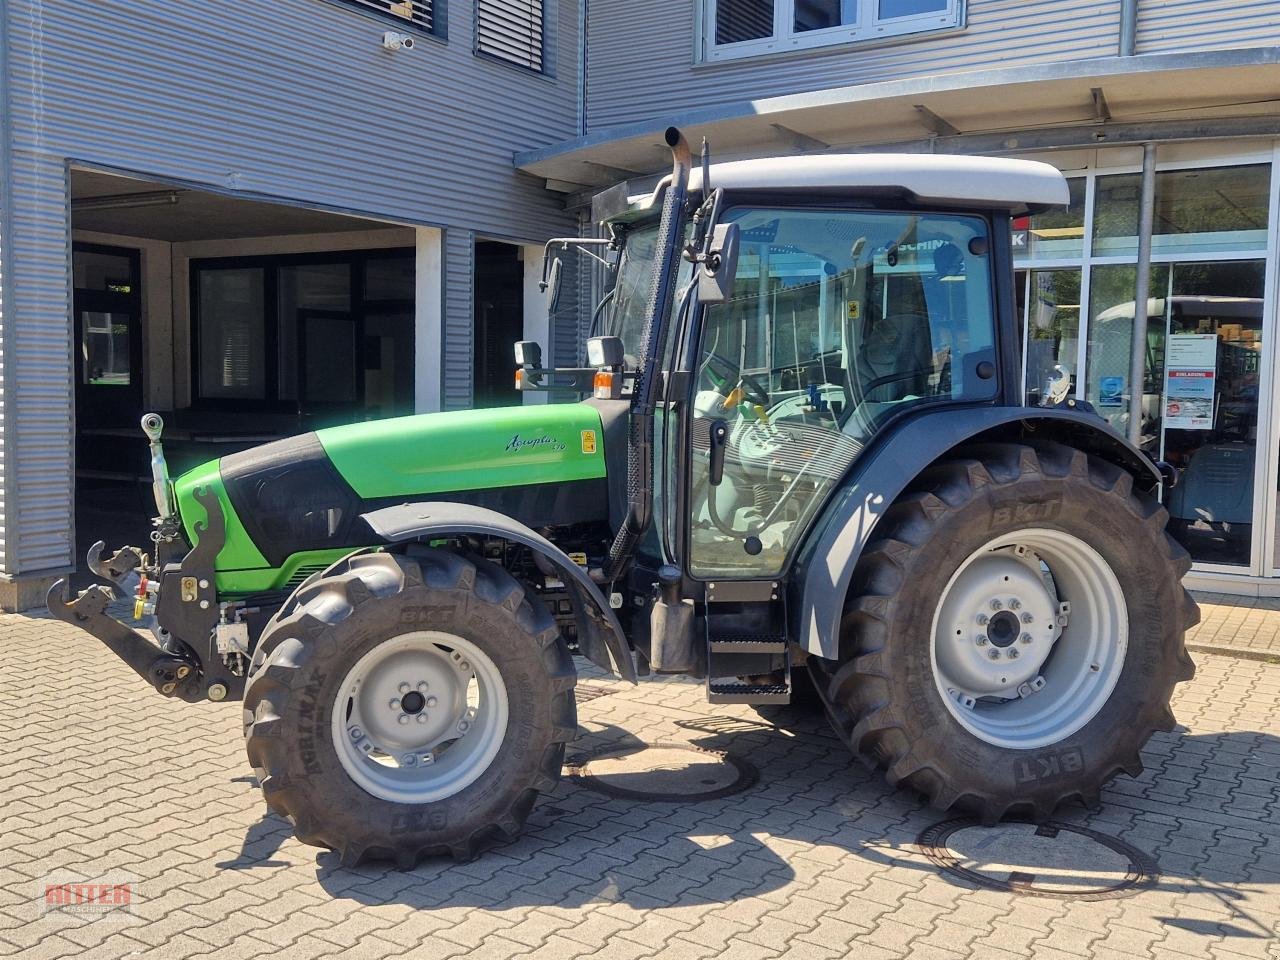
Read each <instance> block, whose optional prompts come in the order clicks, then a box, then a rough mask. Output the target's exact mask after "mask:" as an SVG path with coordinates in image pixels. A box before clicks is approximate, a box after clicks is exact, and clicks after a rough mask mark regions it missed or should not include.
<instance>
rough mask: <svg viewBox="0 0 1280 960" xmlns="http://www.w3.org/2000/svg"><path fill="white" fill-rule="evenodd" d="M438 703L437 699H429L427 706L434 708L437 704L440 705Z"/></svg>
mask: <svg viewBox="0 0 1280 960" xmlns="http://www.w3.org/2000/svg"><path fill="white" fill-rule="evenodd" d="M438 702H439V701H437V700H436V698H435V697H427V706H428V707H434V706H435V705H436V703H438Z"/></svg>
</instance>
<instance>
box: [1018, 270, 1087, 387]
mask: <svg viewBox="0 0 1280 960" xmlns="http://www.w3.org/2000/svg"><path fill="white" fill-rule="evenodd" d="M1029 274H1030V275H1029V276H1028V274H1026V273H1023V274H1020V275H1019V278H1018V284H1017V290H1018V296H1019V297H1021V298H1023V299H1024V300H1025V302H1023V303H1020V304H1019V310H1018V315H1019V316H1020V317H1022V318H1023V322H1024V324H1025V326H1024V328H1023V333H1024V339H1025V342H1026V370H1027V403H1029V404H1033V405H1034V404H1038V403H1039V402H1040V398H1041V397H1043V396H1044V391H1045V387H1046V384H1047V383H1048V382H1049V381H1050V380H1057V379H1058V378H1059V377H1060V376H1061V374H1062V373H1065V374H1066V375H1067V376H1068V377H1069V378H1070V382H1071V392H1072V394H1074V393H1075V389H1076V373H1077V371H1076V367H1077V360H1076V358H1077V356H1078V351H1079V347H1080V271H1079V270H1032V271H1029Z"/></svg>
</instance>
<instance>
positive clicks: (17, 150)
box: [0, 0, 1280, 609]
mask: <svg viewBox="0 0 1280 960" xmlns="http://www.w3.org/2000/svg"><path fill="white" fill-rule="evenodd" d="M188 7H189V5H183V4H172V3H164V2H160V0H104V2H100V3H93V4H46V3H42V2H38V0H9V2H8V3H6V4H4V5H3V6H0V77H3V81H4V86H3V98H4V99H3V105H2V108H3V122H4V125H3V128H2V129H0V210H2V211H3V219H2V220H0V311H2V312H0V605H3V606H4V607H6V608H9V609H12V608H20V607H25V606H30V605H33V604H38V603H39V602H40V600H41V594H42V592H43V589H44V588H45V586H46V585H47V584H48V583H49V582H50V581H51V580H52V579H53V578H54V577H56V576H59V575H62V574H63V573H65V572H66V571H67V570H69V569H70V568H72V567H73V566H74V565H75V562H76V559H77V557H78V556H79V555H80V554H82V553H83V551H84V549H85V548H86V547H87V546H88V540H89V539H90V535H92V534H93V533H94V532H95V530H96V529H98V527H95V526H91V524H98V525H99V526H100V524H101V522H102V515H103V514H104V513H105V514H109V515H111V516H115V515H116V514H117V513H118V512H119V509H118V507H119V505H120V503H121V502H122V501H124V502H126V506H127V505H128V503H127V502H128V501H129V498H133V500H135V501H136V500H137V494H136V491H137V489H138V485H137V478H138V476H140V475H142V474H143V473H144V472H145V470H144V466H143V465H142V463H141V462H140V461H141V457H142V451H143V448H142V446H141V444H140V443H138V442H137V440H136V439H135V438H136V432H135V431H136V420H137V415H138V413H139V412H140V411H141V410H142V409H157V410H160V411H162V412H163V413H164V414H165V416H166V419H167V420H169V421H170V433H169V436H170V438H171V440H172V443H173V449H174V450H175V457H176V458H177V460H178V464H179V465H182V464H183V463H184V459H183V458H186V459H187V461H191V460H195V459H200V458H207V457H209V456H216V455H218V454H219V453H222V452H226V451H228V450H230V449H234V448H236V447H237V446H243V445H247V444H249V443H253V442H259V441H261V440H263V439H267V438H270V437H274V436H281V435H287V434H288V433H292V432H297V431H298V429H300V428H301V429H310V428H311V427H312V426H314V425H317V424H323V423H325V422H331V421H333V420H340V419H346V420H350V419H360V418H368V417H376V416H387V415H391V414H394V413H399V412H406V411H410V410H419V411H425V410H434V409H441V408H450V407H464V406H469V405H472V404H496V403H505V402H513V401H514V400H515V399H516V398H515V397H514V396H513V395H512V394H511V393H510V390H509V372H510V371H509V369H508V366H509V365H508V363H507V360H506V358H507V357H508V356H509V350H508V347H509V344H510V342H511V341H512V340H514V339H520V338H528V339H537V340H540V341H542V342H544V343H545V344H547V345H548V347H549V354H550V356H551V357H552V358H553V359H554V360H557V361H559V362H569V361H571V360H572V359H573V358H574V357H575V356H576V351H577V349H578V343H579V340H580V333H581V330H582V328H583V326H584V324H585V323H586V322H587V317H588V314H589V304H590V301H591V296H590V292H589V291H588V290H587V289H585V288H586V287H588V286H589V284H588V283H587V282H586V281H587V276H586V273H585V271H583V277H582V280H583V284H582V286H583V287H584V289H583V292H582V295H581V297H579V296H577V295H576V287H577V285H575V284H567V285H566V294H565V295H564V296H562V297H561V299H560V302H559V304H558V306H557V310H556V312H555V313H554V314H553V316H552V317H550V318H549V319H548V318H546V317H545V309H544V306H545V305H544V304H543V303H542V301H541V299H540V297H539V295H538V289H537V280H538V278H539V276H540V273H541V269H542V259H541V258H542V244H543V243H544V242H545V241H546V240H547V239H549V238H551V237H553V236H558V235H566V234H570V235H571V234H576V233H577V232H579V230H580V229H583V228H585V227H587V226H588V225H589V222H590V220H591V215H592V197H593V195H595V194H596V193H598V192H599V191H600V190H602V189H603V188H606V187H608V186H610V185H613V184H615V183H617V182H619V181H634V184H633V185H634V187H635V189H640V188H641V187H642V186H643V185H645V184H646V183H648V182H650V181H651V178H652V177H653V175H654V174H655V173H656V172H658V171H660V170H662V169H663V167H664V166H665V165H666V163H667V159H666V156H665V151H664V148H663V146H662V141H661V132H662V129H663V128H664V127H665V126H666V125H668V124H669V123H673V122H674V123H678V124H679V125H681V126H682V127H683V128H685V129H686V132H687V133H688V134H689V135H690V136H691V138H697V137H701V136H704V135H705V136H707V137H708V138H709V139H710V141H711V143H712V145H713V149H714V151H715V154H716V156H717V158H720V159H729V158H738V157H752V156H777V155H788V154H796V153H804V152H813V151H863V150H884V149H890V150H897V151H906V152H928V151H934V152H939V153H945V152H959V153H981V154H991V155H1003V156H1022V157H1034V158H1036V159H1043V160H1047V161H1048V162H1050V163H1053V164H1056V165H1057V166H1059V167H1060V168H1061V169H1062V170H1063V171H1064V172H1065V173H1066V174H1067V175H1068V176H1069V177H1070V178H1071V183H1072V197H1073V203H1072V206H1071V208H1070V209H1069V210H1067V211H1063V212H1060V213H1053V214H1049V215H1043V216H1040V217H1036V218H1033V219H1031V220H1027V221H1025V222H1022V223H1019V224H1018V225H1017V231H1016V233H1015V237H1014V242H1015V248H1016V249H1017V250H1018V251H1020V253H1019V271H1020V272H1019V284H1020V290H1021V292H1022V300H1021V307H1022V311H1023V320H1024V326H1025V342H1026V387H1027V391H1028V394H1029V395H1030V396H1031V397H1032V398H1033V399H1034V398H1035V397H1037V396H1038V395H1039V391H1040V390H1041V389H1042V388H1043V386H1044V381H1045V380H1046V378H1048V377H1050V376H1062V375H1063V374H1064V373H1065V374H1066V375H1068V376H1070V378H1071V388H1072V389H1073V390H1074V391H1075V393H1076V395H1077V396H1078V397H1079V398H1080V399H1084V400H1088V401H1090V402H1091V403H1093V404H1094V405H1095V407H1097V409H1098V410H1099V412H1100V413H1102V414H1103V415H1104V416H1107V417H1108V418H1109V419H1111V420H1112V422H1113V423H1114V424H1115V425H1116V426H1117V427H1119V428H1121V429H1128V426H1129V424H1128V420H1127V416H1128V414H1127V410H1128V406H1127V403H1128V401H1127V398H1128V397H1129V396H1130V395H1131V386H1132V385H1131V384H1129V383H1128V379H1127V376H1128V374H1127V366H1126V364H1127V358H1128V357H1129V355H1130V349H1131V345H1132V330H1133V324H1134V316H1135V313H1140V312H1141V309H1140V304H1141V299H1140V298H1139V297H1138V296H1137V295H1136V278H1137V272H1138V267H1139V256H1138V254H1139V246H1140V245H1141V244H1140V240H1141V238H1142V237H1141V235H1142V234H1143V232H1144V231H1143V230H1141V229H1140V226H1141V223H1142V221H1143V216H1142V209H1141V207H1142V204H1141V200H1142V197H1143V194H1144V188H1150V189H1149V192H1150V193H1151V195H1152V196H1153V200H1154V208H1153V217H1152V224H1153V227H1152V230H1151V233H1150V235H1149V240H1150V249H1151V253H1150V257H1149V261H1150V262H1149V290H1148V297H1147V302H1146V308H1147V313H1148V314H1149V318H1150V319H1149V334H1148V338H1147V353H1148V360H1149V362H1148V374H1147V378H1146V382H1145V383H1144V384H1143V385H1142V386H1141V391H1142V397H1143V404H1142V405H1143V417H1142V422H1141V424H1140V434H1141V437H1142V441H1143V443H1144V445H1145V446H1147V447H1148V448H1149V449H1150V450H1152V451H1153V452H1154V453H1156V454H1157V455H1160V456H1163V457H1164V458H1165V459H1167V460H1169V461H1170V462H1172V463H1174V464H1175V465H1177V466H1178V467H1179V469H1180V470H1181V471H1182V473H1183V480H1184V482H1183V483H1182V484H1180V485H1179V488H1178V492H1176V493H1175V495H1174V498H1173V500H1172V501H1171V503H1170V508H1171V512H1172V514H1173V516H1174V527H1175V532H1176V535H1177V536H1178V537H1179V538H1180V539H1182V540H1183V542H1184V543H1186V544H1187V546H1188V548H1189V549H1190V550H1191V552H1192V554H1193V557H1194V558H1195V560H1196V567H1195V571H1194V572H1193V575H1192V576H1193V578H1195V579H1196V580H1197V582H1198V584H1199V585H1201V586H1213V587H1216V588H1220V589H1230V590H1236V591H1245V592H1266V593H1280V549H1278V548H1277V545H1276V540H1277V512H1278V511H1277V493H1276V491H1277V487H1278V479H1277V469H1278V464H1280V391H1278V390H1277V389H1276V385H1275V384H1274V382H1273V380H1274V378H1273V371H1274V370H1275V369H1276V360H1277V359H1278V358H1277V357H1276V355H1275V351H1276V349H1277V345H1276V340H1277V334H1276V331H1275V323H1276V309H1275V307H1276V302H1277V293H1276V289H1277V288H1276V283H1277V273H1278V270H1277V265H1278V263H1280V250H1278V248H1277V230H1278V229H1280V178H1278V177H1277V176H1275V173H1274V171H1275V170H1276V159H1277V150H1278V144H1280V109H1278V108H1277V100H1276V97H1277V93H1276V91H1277V89H1278V87H1280V54H1278V52H1277V41H1280V11H1277V9H1276V6H1275V4H1273V3H1270V2H1264V0H1254V2H1248V0H1244V2H1241V0H1234V2H1226V0H1196V2H1193V0H1101V2H1098V0H1089V2H1085V0H647V2H644V3H635V2H627V0H450V2H447V3H446V2H444V0H279V2H276V3H272V4H262V3H254V2H249V0H226V2H223V3H219V4H216V5H205V6H204V7H202V8H201V11H200V14H199V16H195V15H193V14H192V13H191V11H190V10H189V9H188ZM1144 161H1145V169H1144ZM579 301H581V307H579ZM135 448H136V449H135ZM135 506H136V505H135ZM94 510H97V511H98V514H96V515H94V514H93V513H92V511H94ZM135 512H136V510H135ZM77 516H79V518H80V520H81V523H80V526H81V527H82V528H84V535H82V536H81V537H80V538H79V539H77V535H76V527H77Z"/></svg>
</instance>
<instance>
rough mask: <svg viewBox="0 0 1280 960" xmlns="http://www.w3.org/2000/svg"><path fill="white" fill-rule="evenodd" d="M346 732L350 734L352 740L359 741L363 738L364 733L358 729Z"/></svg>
mask: <svg viewBox="0 0 1280 960" xmlns="http://www.w3.org/2000/svg"><path fill="white" fill-rule="evenodd" d="M347 732H348V733H349V734H351V739H352V740H359V739H360V738H361V737H362V736H364V731H363V730H361V729H360V728H359V727H352V728H351V729H350V730H348V731H347Z"/></svg>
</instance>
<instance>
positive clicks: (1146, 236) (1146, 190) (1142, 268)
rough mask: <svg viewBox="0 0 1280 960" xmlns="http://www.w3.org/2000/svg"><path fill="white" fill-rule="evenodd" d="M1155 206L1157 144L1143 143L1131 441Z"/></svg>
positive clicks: (1138, 402) (1138, 413) (1138, 423)
mask: <svg viewBox="0 0 1280 960" xmlns="http://www.w3.org/2000/svg"><path fill="white" fill-rule="evenodd" d="M1155 207H1156V145H1155V144H1154V143H1146V144H1143V146H1142V205H1141V206H1140V207H1139V208H1138V269H1137V279H1136V282H1135V283H1134V296H1133V344H1132V347H1131V351H1132V352H1131V356H1130V360H1129V441H1130V442H1131V443H1132V444H1133V445H1134V446H1137V445H1138V444H1139V443H1140V442H1141V440H1142V393H1143V384H1144V383H1145V382H1146V374H1147V304H1148V302H1149V300H1150V297H1151V292H1150V290H1151V230H1152V224H1153V222H1154V220H1155Z"/></svg>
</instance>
